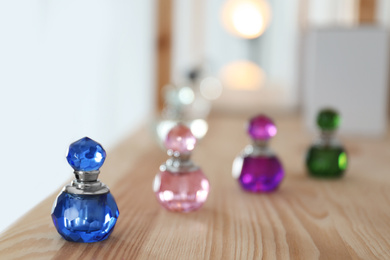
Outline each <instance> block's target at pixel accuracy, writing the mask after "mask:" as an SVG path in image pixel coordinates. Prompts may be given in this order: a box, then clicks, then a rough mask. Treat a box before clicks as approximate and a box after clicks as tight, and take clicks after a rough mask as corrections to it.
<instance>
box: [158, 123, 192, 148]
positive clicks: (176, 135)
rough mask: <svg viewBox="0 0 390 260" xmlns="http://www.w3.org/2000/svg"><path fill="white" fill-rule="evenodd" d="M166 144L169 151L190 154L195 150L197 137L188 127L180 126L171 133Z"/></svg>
mask: <svg viewBox="0 0 390 260" xmlns="http://www.w3.org/2000/svg"><path fill="white" fill-rule="evenodd" d="M164 144H165V148H166V149H167V150H172V151H173V152H179V153H189V152H191V151H192V150H194V148H195V145H196V137H195V136H194V135H193V134H192V132H191V130H190V129H189V128H188V127H187V126H185V125H183V124H178V125H176V126H174V127H173V128H172V129H171V130H170V131H169V133H168V135H167V137H166V139H165V142H164Z"/></svg>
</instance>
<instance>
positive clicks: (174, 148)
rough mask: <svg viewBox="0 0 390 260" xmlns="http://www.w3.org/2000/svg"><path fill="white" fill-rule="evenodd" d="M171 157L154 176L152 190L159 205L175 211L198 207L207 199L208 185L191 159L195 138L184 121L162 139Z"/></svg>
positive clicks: (190, 209) (191, 209)
mask: <svg viewBox="0 0 390 260" xmlns="http://www.w3.org/2000/svg"><path fill="white" fill-rule="evenodd" d="M164 145H165V148H166V149H167V153H168V155H169V156H171V157H170V158H169V159H168V160H167V161H166V162H165V163H164V164H163V165H161V166H160V171H159V172H158V173H157V175H156V177H155V178H154V184H153V190H154V192H155V194H156V197H157V200H158V201H159V202H160V204H161V206H163V207H164V208H166V209H168V210H170V211H177V212H190V211H194V210H197V209H199V208H200V207H202V205H203V204H204V203H205V202H206V199H207V196H208V194H209V190H210V184H209V181H208V179H207V178H206V176H205V175H204V174H203V171H202V170H201V169H200V168H199V167H198V166H196V165H195V164H194V163H193V162H192V161H191V160H190V156H191V151H192V150H193V149H194V148H195V145H196V138H195V136H194V135H193V134H192V133H191V130H190V129H189V128H188V127H186V126H185V125H183V124H178V125H177V126H175V127H173V128H172V129H171V130H170V131H169V133H168V135H167V137H166V139H165V142H164Z"/></svg>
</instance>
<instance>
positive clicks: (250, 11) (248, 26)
mask: <svg viewBox="0 0 390 260" xmlns="http://www.w3.org/2000/svg"><path fill="white" fill-rule="evenodd" d="M270 19H271V8H270V6H269V4H268V2H267V1H266V0H228V1H227V2H226V3H225V5H224V6H223V9H222V24H223V25H224V27H225V28H226V30H227V31H228V32H230V33H232V34H234V35H236V36H239V37H243V38H247V39H253V38H257V37H259V36H260V35H262V34H263V33H264V31H265V29H266V28H267V27H268V25H269V22H270Z"/></svg>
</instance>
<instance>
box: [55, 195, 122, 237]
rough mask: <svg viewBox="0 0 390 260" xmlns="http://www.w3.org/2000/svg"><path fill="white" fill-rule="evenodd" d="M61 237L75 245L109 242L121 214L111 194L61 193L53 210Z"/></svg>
mask: <svg viewBox="0 0 390 260" xmlns="http://www.w3.org/2000/svg"><path fill="white" fill-rule="evenodd" d="M51 216H52V219H53V222H54V226H55V227H56V229H57V231H58V233H59V234H60V235H61V236H62V237H63V238H64V239H66V240H68V241H72V242H82V243H92V242H99V241H102V240H105V239H106V238H108V237H109V235H110V234H111V232H112V231H113V230H114V226H115V224H116V221H117V219H118V216H119V211H118V207H117V204H116V202H115V199H114V197H113V196H112V195H111V193H110V192H109V193H106V194H98V195H80V194H71V193H67V192H66V191H63V192H61V193H60V194H59V195H58V197H57V199H56V201H55V202H54V205H53V209H52V214H51Z"/></svg>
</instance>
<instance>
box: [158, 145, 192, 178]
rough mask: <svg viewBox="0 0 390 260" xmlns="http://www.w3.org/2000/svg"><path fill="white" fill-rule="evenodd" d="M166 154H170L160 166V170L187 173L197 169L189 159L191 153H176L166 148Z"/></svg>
mask: <svg viewBox="0 0 390 260" xmlns="http://www.w3.org/2000/svg"><path fill="white" fill-rule="evenodd" d="M167 153H168V155H169V156H171V157H170V158H169V159H168V160H167V161H166V162H165V163H164V164H162V165H161V166H160V171H170V172H172V173H178V174H180V173H187V172H193V171H196V170H199V167H198V166H196V165H195V164H194V163H193V162H192V160H191V153H182V154H180V153H178V152H172V150H168V152H167Z"/></svg>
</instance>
